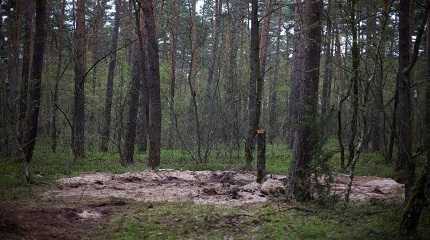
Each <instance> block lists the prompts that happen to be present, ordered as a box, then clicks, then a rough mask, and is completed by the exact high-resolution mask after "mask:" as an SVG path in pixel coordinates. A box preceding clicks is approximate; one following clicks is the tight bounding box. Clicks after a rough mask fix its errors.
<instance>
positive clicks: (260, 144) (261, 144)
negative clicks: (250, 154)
mask: <svg viewBox="0 0 430 240" xmlns="http://www.w3.org/2000/svg"><path fill="white" fill-rule="evenodd" d="M256 142H257V182H258V183H263V181H264V177H265V176H266V131H265V130H264V129H258V130H257V134H256Z"/></svg>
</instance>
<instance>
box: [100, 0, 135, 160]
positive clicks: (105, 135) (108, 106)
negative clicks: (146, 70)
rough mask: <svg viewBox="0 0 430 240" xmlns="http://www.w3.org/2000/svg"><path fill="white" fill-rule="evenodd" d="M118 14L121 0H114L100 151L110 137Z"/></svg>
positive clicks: (107, 143)
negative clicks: (113, 17) (110, 52)
mask: <svg viewBox="0 0 430 240" xmlns="http://www.w3.org/2000/svg"><path fill="white" fill-rule="evenodd" d="M120 14H121V0H116V1H115V19H114V25H113V31H112V46H111V51H112V55H111V58H110V62H109V68H108V77H107V82H106V97H105V109H104V112H103V117H104V122H103V128H102V137H101V145H100V151H102V152H107V151H108V145H109V139H110V129H111V118H112V97H113V80H114V76H115V68H116V49H117V47H118V33H119V26H120ZM133 71H134V70H133ZM133 75H134V73H133Z"/></svg>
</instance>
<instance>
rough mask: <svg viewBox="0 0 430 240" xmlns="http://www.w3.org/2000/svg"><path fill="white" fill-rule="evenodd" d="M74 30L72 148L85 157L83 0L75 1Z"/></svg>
mask: <svg viewBox="0 0 430 240" xmlns="http://www.w3.org/2000/svg"><path fill="white" fill-rule="evenodd" d="M75 12H76V31H75V36H74V44H73V48H74V51H75V53H74V61H75V67H74V68H75V77H74V78H75V79H74V82H75V90H74V95H75V96H74V104H73V135H72V150H73V154H74V158H75V159H81V158H84V157H85V69H86V47H85V46H86V40H85V38H86V33H85V0H77V1H76V9H75Z"/></svg>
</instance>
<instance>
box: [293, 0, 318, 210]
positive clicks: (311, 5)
mask: <svg viewBox="0 0 430 240" xmlns="http://www.w3.org/2000/svg"><path fill="white" fill-rule="evenodd" d="M321 8H322V6H321V2H320V1H314V0H305V1H304V9H303V15H302V17H303V19H304V26H303V28H302V31H304V37H305V38H304V39H305V42H304V45H305V49H304V73H303V81H302V83H301V84H300V86H301V87H300V91H301V92H302V94H301V96H300V98H299V102H298V103H297V104H298V106H297V108H298V126H297V130H296V140H295V141H294V149H293V163H294V164H293V167H292V169H291V172H290V176H291V178H290V179H291V180H290V189H291V190H290V191H291V192H290V194H291V195H292V196H294V197H295V198H296V199H297V200H299V201H306V200H309V199H310V198H311V192H310V188H309V186H310V174H311V163H312V161H313V159H314V157H315V154H316V152H315V151H316V149H317V148H318V147H317V145H318V134H319V132H318V126H317V125H318V124H317V121H318V118H317V117H318V116H317V107H318V106H317V105H318V100H317V99H318V83H319V67H320V54H321V19H320V18H321Z"/></svg>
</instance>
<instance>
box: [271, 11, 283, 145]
mask: <svg viewBox="0 0 430 240" xmlns="http://www.w3.org/2000/svg"><path fill="white" fill-rule="evenodd" d="M283 25H284V18H283V16H282V12H279V13H278V28H277V30H276V50H275V51H276V52H275V59H274V70H273V77H272V81H271V83H270V91H269V92H270V99H269V134H268V140H269V143H273V140H274V139H275V138H276V137H277V135H278V134H277V133H278V131H279V128H278V119H277V117H278V116H277V110H278V90H277V88H278V82H279V77H280V73H279V68H280V65H281V56H280V55H281V39H282V35H281V34H282V27H283Z"/></svg>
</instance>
